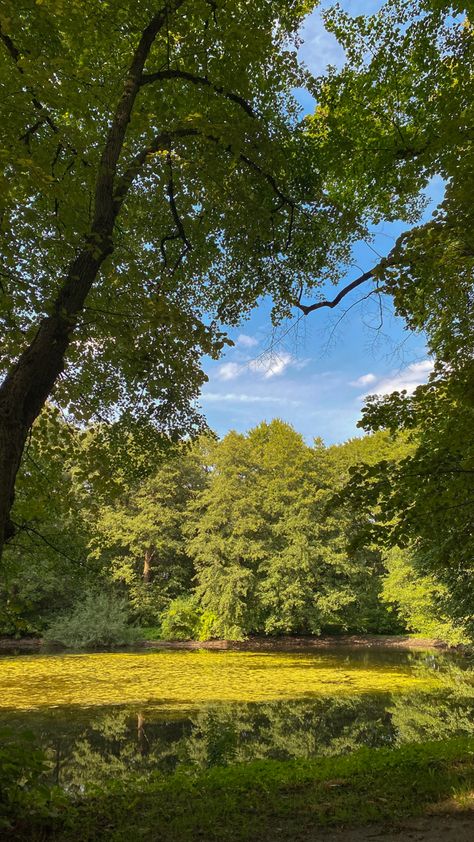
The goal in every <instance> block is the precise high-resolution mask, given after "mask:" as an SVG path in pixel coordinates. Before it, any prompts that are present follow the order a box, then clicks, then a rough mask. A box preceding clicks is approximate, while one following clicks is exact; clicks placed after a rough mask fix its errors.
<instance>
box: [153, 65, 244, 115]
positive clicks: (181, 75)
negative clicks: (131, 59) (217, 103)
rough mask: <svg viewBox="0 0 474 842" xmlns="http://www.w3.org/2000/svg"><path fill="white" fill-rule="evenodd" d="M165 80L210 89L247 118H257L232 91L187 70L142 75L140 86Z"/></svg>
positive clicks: (160, 71)
mask: <svg viewBox="0 0 474 842" xmlns="http://www.w3.org/2000/svg"><path fill="white" fill-rule="evenodd" d="M165 79H183V80H184V81H186V82H191V83H192V84H193V85H203V86H204V87H207V88H211V89H212V90H213V91H215V93H216V94H221V95H222V96H224V97H225V98H226V99H229V100H230V101H231V102H235V103H236V104H237V105H239V106H240V107H241V108H243V110H244V111H245V113H246V114H248V116H249V117H256V116H257V115H256V114H255V111H254V110H253V108H252V106H251V105H250V103H248V102H247V100H245V99H244V98H243V97H242V96H240V95H239V94H235V93H233V92H232V91H226V90H225V89H224V88H223V87H222V86H221V85H216V84H214V83H213V82H211V81H210V80H209V79H207V77H205V76H197V75H196V74H194V73H189V72H188V71H187V70H173V69H167V70H158V71H157V72H156V73H147V74H144V75H142V77H141V82H140V84H141V85H149V84H151V82H157V81H161V80H165Z"/></svg>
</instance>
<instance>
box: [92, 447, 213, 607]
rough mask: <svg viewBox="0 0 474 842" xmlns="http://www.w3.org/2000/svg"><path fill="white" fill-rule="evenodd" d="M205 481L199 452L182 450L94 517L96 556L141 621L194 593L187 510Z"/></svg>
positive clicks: (100, 506) (105, 572) (132, 485)
mask: <svg viewBox="0 0 474 842" xmlns="http://www.w3.org/2000/svg"><path fill="white" fill-rule="evenodd" d="M205 482H206V474H205V472H204V470H203V467H202V464H201V461H200V459H199V453H198V452H197V450H196V449H194V450H191V449H190V447H189V446H188V445H182V446H181V447H180V448H178V449H176V448H175V451H174V453H173V452H172V453H168V454H167V457H165V459H164V461H163V462H162V465H161V466H160V468H159V469H158V470H157V471H155V472H154V473H153V474H152V475H151V476H150V477H149V478H148V479H145V480H144V481H143V482H141V483H140V484H139V485H134V484H133V483H131V484H130V485H129V486H128V487H126V488H125V489H123V491H122V493H121V494H120V496H118V497H117V499H116V500H114V501H113V502H112V503H108V504H106V503H103V504H102V505H99V506H98V507H97V509H96V511H95V513H94V520H95V528H94V534H93V537H92V540H91V545H92V553H91V556H92V558H95V559H97V561H98V562H99V563H100V566H101V568H102V569H103V570H104V574H105V577H106V578H109V579H111V580H113V581H115V582H119V583H121V585H122V586H123V587H124V588H125V591H126V593H127V596H128V598H129V600H130V605H131V607H132V610H133V612H134V614H135V616H136V617H137V618H139V619H140V620H141V621H144V622H151V623H153V622H156V621H157V620H158V619H159V615H160V613H161V612H162V611H163V609H164V608H165V607H166V605H167V604H168V602H169V601H170V600H171V599H173V598H174V597H176V596H178V595H179V594H181V593H185V592H187V591H189V590H190V589H191V586H192V578H193V575H194V568H193V565H192V562H191V560H190V558H189V557H188V555H187V554H186V551H185V539H184V535H183V529H184V525H185V521H186V508H187V506H188V504H189V502H190V500H192V499H193V497H194V496H195V495H196V494H197V493H198V492H199V491H201V490H202V488H203V486H204V485H205Z"/></svg>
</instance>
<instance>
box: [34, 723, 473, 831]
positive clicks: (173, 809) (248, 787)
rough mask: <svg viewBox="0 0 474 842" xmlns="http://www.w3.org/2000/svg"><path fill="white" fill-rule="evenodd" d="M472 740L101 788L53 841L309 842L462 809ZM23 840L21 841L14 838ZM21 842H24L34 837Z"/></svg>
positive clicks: (470, 768) (72, 814)
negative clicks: (331, 832)
mask: <svg viewBox="0 0 474 842" xmlns="http://www.w3.org/2000/svg"><path fill="white" fill-rule="evenodd" d="M473 750H474V743H473V740H472V738H471V739H452V740H448V741H445V742H439V743H436V742H427V743H422V744H417V745H405V746H402V747H401V748H398V749H395V750H390V749H386V748H382V749H362V750H359V751H357V752H354V753H353V754H352V755H351V756H349V757H338V758H318V759H316V760H306V761H304V760H298V761H286V762H281V761H277V760H266V761H255V762H253V763H249V764H247V765H234V766H231V767H228V768H226V769H222V768H216V769H211V770H207V771H205V772H199V773H195V774H192V775H190V774H189V772H185V773H183V772H178V773H176V774H175V775H169V776H167V777H163V776H156V777H155V778H151V779H149V780H148V781H146V782H145V781H143V779H142V778H138V779H137V781H136V782H135V783H130V782H126V783H124V784H122V785H120V784H115V785H112V786H111V787H109V788H107V787H104V788H102V790H101V791H99V792H97V791H96V792H95V793H93V794H91V795H89V797H87V798H85V799H84V797H83V798H82V799H81V803H80V804H78V805H77V806H76V805H74V804H72V805H71V808H70V813H69V816H68V819H69V821H68V823H67V825H66V826H65V827H64V828H61V829H58V831H57V832H56V835H55V838H56V839H57V840H58V842H68V840H72V839H77V838H80V839H83V840H84V842H94V841H95V840H99V839H114V840H117V842H119V840H120V842H121V840H125V839H127V838H128V837H129V835H130V833H131V832H133V833H134V834H135V835H137V834H139V836H140V838H142V839H144V840H152V839H154V838H156V827H157V826H159V827H160V834H161V837H162V839H163V840H165V842H168V840H170V841H171V840H173V839H177V838H179V839H180V840H183V842H187V840H193V839H196V838H197V837H199V836H202V837H205V838H206V839H210V840H226V842H243V840H246V839H249V838H255V839H259V840H262V842H266V840H270V839H274V838H275V835H276V833H278V836H279V838H281V839H282V840H293V839H295V838H304V835H305V834H306V833H307V834H308V838H309V835H310V834H312V835H314V828H315V826H316V827H321V826H322V827H325V826H328V825H329V826H331V825H333V826H334V825H335V826H338V825H343V826H344V827H346V828H347V826H348V825H352V826H354V825H358V824H366V823H368V822H373V821H376V820H379V821H383V822H384V823H385V824H386V823H387V822H388V821H397V820H400V819H401V818H404V817H408V816H413V815H417V814H420V813H423V812H424V810H425V809H426V808H427V807H428V806H430V807H433V805H435V804H443V803H444V804H445V803H446V799H447V798H450V800H451V801H452V802H454V803H455V804H458V805H462V804H463V803H464V802H465V801H468V802H469V796H468V793H469V791H470V790H472V786H473V782H474V765H473V759H472V758H473ZM19 838H20V839H21V837H19ZM24 838H25V840H26V838H28V840H29V842H32V840H34V839H35V837H34V836H33V837H32V836H28V837H24Z"/></svg>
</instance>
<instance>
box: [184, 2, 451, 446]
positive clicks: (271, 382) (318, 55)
mask: <svg viewBox="0 0 474 842" xmlns="http://www.w3.org/2000/svg"><path fill="white" fill-rule="evenodd" d="M331 5H333V4H332V3H331V2H328V0H323V2H322V3H321V4H320V5H319V6H318V8H317V9H316V10H315V11H314V12H313V13H312V14H311V15H310V16H309V17H308V19H307V21H306V23H305V25H304V27H303V29H302V33H301V35H302V38H303V44H302V46H301V48H300V55H301V59H302V60H303V61H304V62H305V64H306V65H307V66H308V68H309V69H310V70H311V71H312V72H313V73H314V74H319V73H323V72H324V71H325V69H326V67H327V65H335V66H336V67H340V66H341V65H342V64H343V62H344V53H343V50H342V48H341V47H340V45H339V44H338V42H337V41H336V39H335V38H334V36H333V35H331V33H329V32H327V31H326V29H325V28H324V23H323V18H322V14H321V12H322V11H323V10H324V9H325V8H329V6H331ZM340 6H341V7H342V8H343V9H345V10H346V11H347V12H349V13H350V14H352V15H358V14H371V13H373V12H376V11H378V9H380V7H381V6H382V3H381V2H379V0H363V2H357V1H356V0H343V2H341V3H340ZM297 96H298V99H299V102H300V104H301V105H302V107H303V109H304V111H306V112H310V111H312V109H313V107H314V102H313V100H312V98H311V97H310V96H309V94H306V93H304V92H298V94H297ZM442 195H443V183H442V181H441V179H433V181H432V182H431V184H430V185H429V189H428V198H429V206H428V207H427V208H426V211H425V214H424V216H425V218H428V217H429V216H430V215H431V212H432V210H433V208H434V207H435V206H436V205H437V204H438V203H439V201H440V200H441V198H442ZM405 228H406V225H405V224H402V223H396V222H394V223H387V222H385V223H382V224H380V225H378V226H377V227H376V228H375V227H374V239H373V241H372V242H371V243H359V244H358V245H357V246H356V247H355V249H354V253H353V261H354V266H353V268H351V270H350V271H349V272H348V274H347V278H346V281H345V282H346V283H348V282H349V281H351V280H353V279H354V278H356V277H357V276H358V275H359V274H361V273H362V272H365V271H367V269H369V268H371V267H372V266H374V265H375V264H376V263H377V262H378V260H379V259H380V257H381V256H383V255H386V254H388V252H389V251H390V249H391V248H392V246H393V244H394V242H395V240H396V238H397V236H398V235H399V234H400V233H401V232H402V231H403V230H405ZM359 269H360V271H359ZM343 285H344V282H342V284H341V286H343ZM369 290H370V285H369V284H368V285H367V290H365V288H364V287H361V288H359V289H358V290H356V291H355V292H354V293H352V295H351V297H350V298H349V297H348V298H347V299H345V300H344V302H343V304H342V305H340V306H339V307H338V308H335V309H334V310H329V309H321V310H318V311H317V312H314V313H312V314H310V315H309V316H307V317H304V316H301V315H299V316H298V315H297V316H296V317H295V318H294V319H293V320H292V321H290V322H288V323H285V324H282V325H281V326H280V327H278V328H273V327H272V326H271V320H270V312H271V301H270V300H269V299H264V300H263V301H262V302H261V304H260V306H259V307H258V308H256V309H255V310H254V311H253V312H252V314H251V316H250V318H249V319H248V320H247V321H246V322H244V323H243V324H242V325H241V326H240V327H239V328H238V329H235V330H232V331H230V332H229V335H230V338H231V339H232V340H233V341H234V343H235V345H234V347H232V348H231V349H229V350H228V352H227V353H226V354H225V356H224V357H223V358H222V359H221V360H219V361H213V360H206V362H205V370H206V373H207V375H208V378H209V381H208V383H207V384H206V385H205V387H204V389H203V391H202V396H201V405H202V407H203V410H204V413H205V415H206V418H207V420H208V423H209V425H210V427H211V428H212V429H213V430H215V432H216V433H217V434H218V435H219V436H223V435H225V434H226V433H227V432H228V431H229V430H231V429H233V430H237V431H239V432H246V431H247V430H248V429H250V428H251V427H254V426H255V425H256V424H258V423H259V422H260V421H262V420H267V421H270V420H271V419H272V418H281V419H283V420H285V421H287V422H288V423H290V424H292V425H293V426H294V427H295V429H296V430H298V431H299V432H300V433H302V434H303V435H304V437H305V439H306V440H307V441H308V442H311V441H312V439H313V438H315V437H319V436H320V437H322V438H323V439H324V441H325V442H326V443H327V444H333V443H337V442H342V441H345V440H346V439H348V438H350V437H352V436H355V435H361V434H362V432H361V430H360V429H358V428H357V422H358V421H359V419H360V417H361V408H362V406H363V402H364V398H365V396H366V395H367V394H371V393H378V394H388V393H389V392H390V391H393V390H395V389H403V388H406V389H407V390H408V391H412V390H413V389H414V388H415V387H416V386H417V385H418V384H419V383H423V382H426V379H427V377H428V376H429V373H430V371H431V368H432V362H431V360H430V359H429V358H428V354H427V350H426V343H425V337H424V336H423V335H422V334H415V333H412V332H410V331H407V329H406V327H405V324H404V322H403V321H402V320H401V319H400V318H398V317H396V316H395V314H394V311H393V306H392V303H391V300H390V299H389V298H388V297H384V298H383V299H382V300H380V299H379V298H378V297H372V296H370V297H368V298H366V299H365V300H362V301H360V299H361V298H363V296H364V295H365V294H366V293H367V292H368V291H369ZM336 291H337V290H336V288H335V287H334V286H332V287H329V288H326V289H324V288H323V289H322V292H323V293H325V294H327V296H328V297H329V298H333V297H334V294H335V292H336ZM355 302H359V303H358V304H357V305H356V306H352V308H351V305H354V304H355Z"/></svg>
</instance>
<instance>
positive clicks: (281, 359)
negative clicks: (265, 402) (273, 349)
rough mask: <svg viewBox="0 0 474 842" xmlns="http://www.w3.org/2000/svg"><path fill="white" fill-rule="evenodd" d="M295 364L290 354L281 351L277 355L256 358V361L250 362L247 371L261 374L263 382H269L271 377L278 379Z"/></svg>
mask: <svg viewBox="0 0 474 842" xmlns="http://www.w3.org/2000/svg"><path fill="white" fill-rule="evenodd" d="M296 362H297V361H296V360H295V359H294V357H293V356H292V355H291V354H288V353H287V352H286V351H281V352H280V353H279V354H271V355H268V356H267V355H265V356H264V357H258V358H257V359H256V360H251V362H249V369H250V371H254V372H255V373H256V374H261V375H262V377H264V378H265V380H269V379H270V378H271V377H278V375H280V374H283V372H284V371H286V369H287V368H288V366H290V365H293V364H295V363H296Z"/></svg>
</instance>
